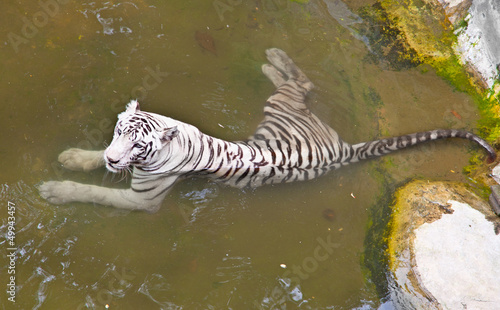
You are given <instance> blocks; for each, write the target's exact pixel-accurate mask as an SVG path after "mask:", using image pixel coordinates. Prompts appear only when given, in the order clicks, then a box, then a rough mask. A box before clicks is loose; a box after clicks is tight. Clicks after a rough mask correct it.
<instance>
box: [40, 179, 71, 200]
mask: <svg viewBox="0 0 500 310" xmlns="http://www.w3.org/2000/svg"><path fill="white" fill-rule="evenodd" d="M77 187H78V185H77V183H75V182H72V181H63V182H58V181H48V182H44V183H42V184H41V185H40V186H39V187H38V191H39V193H40V196H42V198H43V199H45V200H47V201H48V202H50V203H52V204H64V203H68V202H71V201H75V200H76V199H75V196H74V195H75V194H76V193H77V189H78V188H77Z"/></svg>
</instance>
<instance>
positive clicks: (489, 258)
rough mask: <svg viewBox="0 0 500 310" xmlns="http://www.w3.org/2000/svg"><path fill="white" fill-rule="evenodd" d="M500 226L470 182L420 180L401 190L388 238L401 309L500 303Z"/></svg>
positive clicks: (489, 306) (395, 294)
mask: <svg viewBox="0 0 500 310" xmlns="http://www.w3.org/2000/svg"><path fill="white" fill-rule="evenodd" d="M499 227H500V218H498V217H497V216H495V215H494V214H493V213H492V212H491V209H490V207H489V206H488V204H487V203H485V202H484V201H483V200H482V199H481V198H480V197H478V196H477V195H476V194H474V193H473V192H472V191H471V190H469V189H468V188H467V187H466V186H465V185H462V184H458V183H451V182H425V181H414V182H411V183H409V184H407V185H406V186H404V187H403V188H401V189H399V190H398V192H397V194H396V202H395V205H394V214H393V218H392V224H391V232H390V236H389V238H388V240H389V241H388V256H389V260H390V272H391V274H392V280H391V282H393V287H392V288H391V290H392V291H391V293H390V298H391V299H392V301H393V303H395V304H396V305H395V306H396V308H408V307H409V308H416V309H443V308H444V309H465V308H467V309H492V307H493V305H499V304H500V259H498V258H499V256H500V236H499V235H497V233H498V232H499Z"/></svg>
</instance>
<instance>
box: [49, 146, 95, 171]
mask: <svg viewBox="0 0 500 310" xmlns="http://www.w3.org/2000/svg"><path fill="white" fill-rule="evenodd" d="M57 160H58V161H59V162H60V163H61V164H62V165H63V166H64V168H66V169H69V170H75V171H82V170H83V171H89V170H93V169H96V168H98V167H101V166H103V165H104V159H103V151H88V150H82V149H77V148H71V149H68V150H66V151H64V152H62V153H61V154H59V157H58V158H57Z"/></svg>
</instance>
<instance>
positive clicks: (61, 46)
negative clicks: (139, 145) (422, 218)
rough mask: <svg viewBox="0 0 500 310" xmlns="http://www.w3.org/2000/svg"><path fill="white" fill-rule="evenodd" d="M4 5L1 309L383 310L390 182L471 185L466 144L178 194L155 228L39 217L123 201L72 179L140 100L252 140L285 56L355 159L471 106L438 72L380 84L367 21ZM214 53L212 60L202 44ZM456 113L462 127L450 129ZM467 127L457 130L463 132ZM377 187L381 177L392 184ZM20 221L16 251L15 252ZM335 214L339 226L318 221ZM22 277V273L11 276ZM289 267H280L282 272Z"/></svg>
mask: <svg viewBox="0 0 500 310" xmlns="http://www.w3.org/2000/svg"><path fill="white" fill-rule="evenodd" d="M63 2H64V1H61V2H56V1H54V0H52V1H51V0H47V1H45V2H44V1H42V3H48V4H50V5H48V6H46V8H45V9H43V8H42V7H41V6H40V5H39V4H36V2H33V1H25V0H23V1H8V2H7V3H4V5H3V8H2V10H3V12H4V13H2V18H1V19H0V29H1V30H0V35H1V36H0V37H1V38H2V39H3V41H2V42H3V44H2V45H1V47H0V57H1V62H2V65H1V67H0V68H1V75H0V91H1V93H2V95H3V103H2V104H1V105H0V109H1V113H0V123H1V124H2V125H1V126H2V136H1V141H2V143H1V144H2V146H3V147H2V148H1V150H0V152H1V156H2V163H3V164H2V172H1V173H0V176H1V177H0V184H1V192H0V203H1V208H0V210H1V213H0V219H1V221H2V222H1V225H2V226H1V228H0V230H1V231H2V238H1V239H0V245H1V247H0V250H1V251H2V253H1V256H2V260H1V261H0V263H1V264H0V271H1V275H2V277H1V281H2V286H3V287H4V288H5V287H6V286H8V283H9V282H8V281H10V280H9V279H8V278H7V273H8V272H9V270H11V269H9V264H10V260H9V257H8V256H7V255H8V254H9V253H10V251H9V250H8V248H11V247H14V248H16V249H17V251H15V256H16V257H17V259H16V260H15V263H14V265H13V266H14V267H13V268H12V269H14V270H15V282H16V285H17V292H16V295H15V303H12V302H10V301H7V298H8V297H9V295H8V294H6V292H4V290H2V292H1V294H2V297H1V298H0V301H1V305H0V306H1V308H2V309H86V308H89V309H104V308H106V307H108V308H110V309H160V308H163V309H180V308H183V309H229V308H231V309H252V308H257V309H259V308H263V309H276V308H286V309H295V308H305V309H308V308H312V309H327V308H328V309H359V308H362V309H370V308H377V307H378V306H379V304H380V302H381V298H383V296H379V295H378V294H377V290H376V289H375V284H374V283H373V282H372V280H371V279H370V277H368V274H369V273H368V271H367V269H365V268H364V264H363V257H362V254H363V251H364V240H365V232H366V227H367V225H368V221H369V219H368V214H369V212H368V210H369V208H371V207H373V206H374V204H375V202H376V201H378V198H379V196H380V195H381V194H382V192H381V191H382V188H383V187H382V186H381V185H380V184H381V182H380V178H381V177H383V178H384V179H385V180H389V183H391V184H397V183H398V182H401V181H404V180H406V179H408V178H411V177H415V176H419V177H422V178H432V179H446V180H457V179H458V180H463V179H464V177H463V176H462V175H461V174H460V171H461V167H463V165H465V164H466V163H467V158H468V157H467V151H468V148H469V146H470V145H469V144H468V143H465V142H461V141H454V142H452V143H438V144H434V145H432V146H431V145H429V146H425V147H420V148H415V149H413V150H409V151H404V152H401V153H399V154H397V155H393V156H391V157H388V158H386V159H385V160H375V161H371V162H366V163H361V164H358V165H353V166H351V167H346V168H344V169H342V170H339V171H337V172H335V173H332V174H330V175H328V176H326V177H324V178H321V179H319V180H315V181H312V182H306V183H297V184H287V185H283V186H272V187H264V188H260V189H257V190H246V191H240V190H236V189H232V188H227V187H223V186H219V185H217V184H214V183H210V182H207V181H206V180H199V179H190V180H186V181H184V182H182V183H179V184H178V185H176V187H175V188H174V190H173V191H172V192H171V194H170V195H169V196H168V197H167V199H166V200H165V201H164V204H163V207H162V209H161V210H160V211H159V212H158V213H156V214H145V213H135V212H134V213H126V212H122V211H117V210H115V209H112V208H107V207H101V206H93V205H85V204H70V205H64V206H54V205H50V204H48V203H46V202H45V201H43V200H42V199H41V198H40V197H39V196H38V194H37V191H36V188H35V185H36V184H38V183H40V182H41V181H42V180H51V179H54V180H62V179H71V180H77V181H80V182H87V183H93V184H103V185H106V186H115V187H116V186H126V184H125V183H123V182H122V183H120V184H118V181H119V179H118V178H113V177H112V175H110V174H109V173H108V174H107V173H105V172H104V171H103V170H99V171H95V172H92V173H89V174H84V173H75V172H69V171H65V170H63V169H62V168H61V167H60V166H59V164H58V163H57V161H56V159H57V155H58V153H60V152H61V151H63V150H64V149H66V148H68V147H75V146H79V147H84V148H92V149H98V148H102V147H104V145H105V143H106V142H109V141H110V140H111V131H112V127H113V126H114V122H115V120H116V114H117V113H119V112H120V111H122V110H123V107H124V105H125V104H126V102H128V100H130V99H131V98H139V100H140V101H141V107H142V109H144V110H148V111H152V112H156V113H161V114H165V115H168V116H171V117H173V118H176V119H179V120H182V121H185V122H188V123H191V124H194V125H197V126H198V127H199V128H201V129H202V130H203V131H205V132H206V133H209V134H212V135H216V136H218V137H222V138H226V139H243V138H245V137H247V136H248V135H250V134H251V133H252V131H253V129H254V128H255V127H256V125H257V124H258V123H259V121H260V119H261V117H262V107H263V103H264V102H265V99H266V98H267V96H269V94H270V93H271V92H272V90H273V87H272V85H271V83H270V82H268V81H267V80H266V78H265V77H264V76H263V75H262V74H261V72H260V66H261V64H262V63H264V62H265V57H264V50H265V49H266V48H269V47H279V48H281V49H283V50H285V51H286V52H287V53H288V54H289V55H290V56H291V57H292V58H293V59H294V60H295V62H296V63H297V64H298V65H299V66H300V67H301V68H302V69H303V70H304V71H305V73H306V74H307V75H308V76H309V78H310V79H311V80H312V81H313V82H314V83H315V84H316V89H315V90H314V91H313V93H312V94H311V96H310V98H309V102H310V105H311V107H312V110H314V111H315V112H316V113H317V114H318V115H321V117H322V118H323V119H324V120H325V121H326V122H328V123H329V124H331V125H332V127H333V128H335V129H336V130H337V131H338V132H339V133H340V135H341V136H342V137H343V138H344V139H345V140H346V141H348V142H360V141H365V140H368V139H373V138H375V137H379V136H380V135H397V134H404V133H409V132H414V131H421V130H427V129H434V128H439V127H444V128H450V127H454V128H469V129H473V128H474V127H473V126H474V120H475V118H476V116H475V114H476V113H475V110H474V108H473V107H472V101H471V100H470V99H469V98H467V97H466V96H465V95H464V94H461V93H457V92H454V90H453V89H452V88H451V87H450V86H449V85H448V84H447V83H446V82H444V81H442V80H441V79H440V78H438V77H437V76H436V75H435V74H434V73H433V71H432V70H431V69H429V68H415V69H410V70H405V71H391V70H390V69H384V68H386V66H383V65H381V64H379V63H376V62H374V61H372V60H371V59H372V58H370V57H368V56H369V50H368V48H367V45H366V44H365V43H364V42H363V41H362V40H359V39H361V37H360V36H359V35H356V32H355V31H354V30H353V29H355V26H356V25H357V23H359V22H361V20H360V19H359V18H357V17H356V16H354V15H352V13H350V11H349V9H350V10H351V11H354V12H356V10H357V8H359V6H360V4H359V3H356V2H355V1H353V2H352V3H347V4H348V5H349V6H347V5H344V4H342V3H341V2H340V1H330V0H317V1H310V2H309V4H307V5H301V4H298V3H295V2H290V1H284V0H281V1H280V0H261V1H226V0H215V1H201V0H198V1H154V0H151V1H147V0H144V1H129V2H121V1H111V2H106V1H94V2H85V1H84V2H82V3H78V4H75V3H72V2H70V3H63ZM197 32H198V33H202V34H203V33H206V35H207V36H210V37H211V38H213V40H214V42H215V46H214V47H208V48H207V47H206V46H205V48H203V47H202V46H200V44H199V42H198V41H199V40H197V39H196V36H195V34H196V33H197ZM452 111H453V113H452ZM457 115H458V116H460V117H457ZM380 171H383V172H384V174H381V173H380ZM9 202H10V204H15V207H16V214H15V227H16V235H15V245H13V246H12V245H9V243H8V241H10V240H8V239H5V237H6V236H7V231H8V226H9V225H8V213H7V207H8V205H9ZM325 209H331V210H333V213H334V218H333V220H329V219H326V218H325V217H324V216H323V215H322V214H323V211H324V210H325ZM11 265H12V264H11ZM285 266H286V268H283V267H285Z"/></svg>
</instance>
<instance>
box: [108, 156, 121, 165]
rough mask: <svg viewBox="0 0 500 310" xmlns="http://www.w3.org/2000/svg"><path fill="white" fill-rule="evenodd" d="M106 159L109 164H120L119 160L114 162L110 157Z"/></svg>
mask: <svg viewBox="0 0 500 310" xmlns="http://www.w3.org/2000/svg"><path fill="white" fill-rule="evenodd" d="M106 159H107V160H108V162H109V163H111V164H116V163H118V162H119V160H113V159H111V157H109V156H106Z"/></svg>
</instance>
